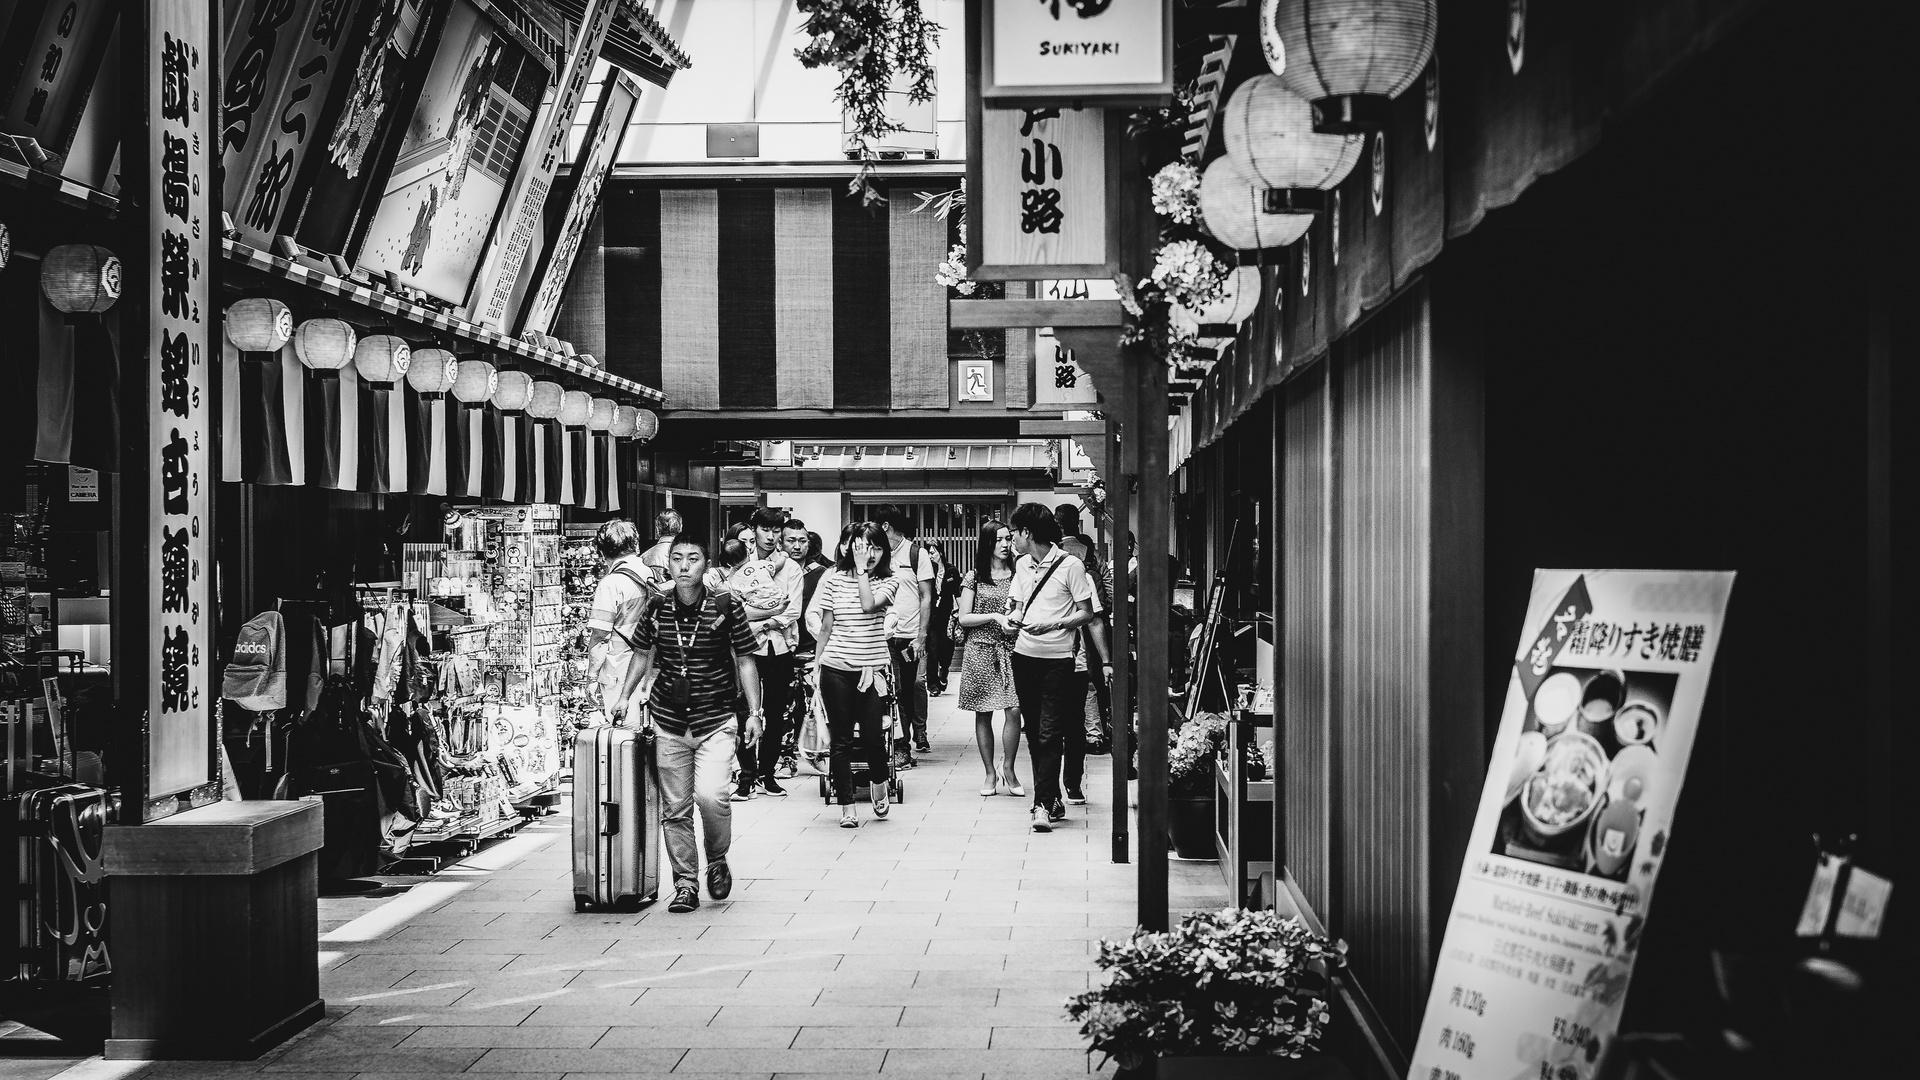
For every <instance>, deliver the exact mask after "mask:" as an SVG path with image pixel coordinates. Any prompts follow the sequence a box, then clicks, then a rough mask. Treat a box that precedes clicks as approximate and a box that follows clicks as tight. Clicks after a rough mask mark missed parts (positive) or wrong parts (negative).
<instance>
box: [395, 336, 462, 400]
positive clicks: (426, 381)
mask: <svg viewBox="0 0 1920 1080" xmlns="http://www.w3.org/2000/svg"><path fill="white" fill-rule="evenodd" d="M459 373H460V361H459V360H458V359H457V358H455V357H454V355H453V354H452V353H450V352H448V351H447V350H445V349H440V348H429V349H415V350H414V352H413V356H412V357H411V358H409V359H408V361H407V385H408V386H411V387H413V390H414V392H415V393H417V394H419V395H420V396H421V397H423V398H426V399H427V400H428V401H432V400H434V399H435V398H440V397H444V396H445V395H446V393H447V391H449V390H451V389H453V380H454V378H455V377H456V376H458V375H459Z"/></svg>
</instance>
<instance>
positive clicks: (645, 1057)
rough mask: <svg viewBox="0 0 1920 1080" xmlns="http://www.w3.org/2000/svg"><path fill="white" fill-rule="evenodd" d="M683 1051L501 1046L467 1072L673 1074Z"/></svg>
mask: <svg viewBox="0 0 1920 1080" xmlns="http://www.w3.org/2000/svg"><path fill="white" fill-rule="evenodd" d="M685 1055H686V1050H684V1049H679V1048H673V1047H667V1048H660V1049H655V1048H649V1047H642V1048H623V1049H619V1050H592V1049H533V1048H520V1047H501V1048H498V1049H494V1050H489V1051H487V1052H486V1054H485V1055H484V1056H482V1057H480V1058H479V1059H478V1060H476V1061H475V1062H474V1063H473V1065H472V1067H470V1068H469V1069H468V1070H467V1071H468V1072H469V1073H521V1072H546V1073H553V1072H558V1073H575V1072H598V1073H622V1072H624V1073H665V1072H672V1071H673V1068H674V1066H676V1065H678V1064H679V1063H680V1062H681V1060H682V1059H683V1058H684V1057H685Z"/></svg>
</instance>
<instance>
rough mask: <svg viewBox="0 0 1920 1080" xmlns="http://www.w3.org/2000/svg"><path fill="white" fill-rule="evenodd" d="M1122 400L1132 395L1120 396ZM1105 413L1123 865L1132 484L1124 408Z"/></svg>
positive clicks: (1119, 858)
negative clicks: (1125, 462)
mask: <svg viewBox="0 0 1920 1080" xmlns="http://www.w3.org/2000/svg"><path fill="white" fill-rule="evenodd" d="M1120 396H1121V397H1122V398H1131V397H1132V396H1133V395H1132V394H1130V393H1126V392H1125V391H1122V393H1121V395H1120ZM1104 407H1105V408H1106V410H1107V468H1106V476H1107V514H1108V517H1109V518H1110V520H1111V521H1112V522H1113V528H1111V529H1109V530H1108V531H1107V538H1108V541H1109V545H1108V549H1107V551H1108V557H1107V565H1108V566H1111V567H1112V568H1113V625H1112V633H1111V634H1110V636H1109V637H1108V643H1107V648H1108V649H1110V650H1112V653H1113V685H1112V687H1110V688H1109V692H1108V694H1107V700H1108V701H1110V702H1112V703H1113V707H1112V712H1113V861H1114V862H1116V863H1124V862H1126V861H1127V860H1128V858H1129V857H1130V856H1129V853H1128V847H1129V834H1130V832H1131V822H1130V816H1131V815H1130V813H1129V808H1128V806H1127V797H1128V793H1129V788H1128V786H1127V766H1128V764H1129V763H1130V762H1131V761H1132V760H1133V754H1132V747H1133V704H1132V695H1131V693H1130V692H1129V687H1131V686H1132V685H1133V682H1132V680H1133V650H1132V640H1133V605H1132V604H1131V603H1129V602H1128V600H1127V532H1128V526H1129V525H1130V524H1131V520H1130V518H1129V516H1128V513H1129V509H1130V507H1131V506H1132V499H1131V498H1130V496H1129V490H1128V489H1129V488H1130V487H1131V483H1132V478H1131V477H1130V476H1128V475H1126V474H1125V470H1124V469H1123V468H1122V467H1121V464H1120V460H1121V454H1120V439H1121V417H1122V415H1124V410H1126V409H1127V408H1129V406H1128V405H1127V404H1126V403H1125V402H1124V401H1109V402H1107V403H1105V406H1104Z"/></svg>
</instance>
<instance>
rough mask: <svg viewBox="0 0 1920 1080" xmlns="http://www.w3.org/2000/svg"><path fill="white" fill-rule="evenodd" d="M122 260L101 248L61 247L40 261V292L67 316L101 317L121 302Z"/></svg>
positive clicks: (62, 245)
mask: <svg viewBox="0 0 1920 1080" xmlns="http://www.w3.org/2000/svg"><path fill="white" fill-rule="evenodd" d="M122 273H123V272H122V270H121V267H120V257H119V256H117V255H115V254H114V253H113V252H111V251H108V250H107V249H106V248H103V247H101V246H99V245H98V244H61V245H60V246H59V247H56V248H54V249H53V250H51V251H49V252H47V255H46V258H44V259H42V260H40V291H41V292H43V293H45V294H46V295H47V302H48V303H50V304H52V305H53V306H54V307H55V308H57V309H59V310H60V311H63V312H65V313H66V314H68V315H98V314H100V313H102V312H104V311H106V310H107V309H108V308H111V307H112V306H113V305H114V303H115V302H117V301H118V300H119V299H120V287H121V285H122Z"/></svg>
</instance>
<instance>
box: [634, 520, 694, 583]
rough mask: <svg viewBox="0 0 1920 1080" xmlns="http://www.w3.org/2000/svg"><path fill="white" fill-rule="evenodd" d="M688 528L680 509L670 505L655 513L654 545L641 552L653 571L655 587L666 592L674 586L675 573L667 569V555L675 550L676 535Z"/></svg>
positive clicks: (641, 558)
mask: <svg viewBox="0 0 1920 1080" xmlns="http://www.w3.org/2000/svg"><path fill="white" fill-rule="evenodd" d="M685 528H686V523H685V522H683V521H681V520H680V511H678V510H675V509H673V508H672V507H668V508H667V509H665V510H662V511H660V512H659V513H657V514H655V515H653V537H654V540H653V546H652V547H650V548H648V549H647V550H645V551H643V552H641V553H640V561H641V562H643V563H645V564H646V565H647V567H648V569H649V570H650V571H651V572H652V575H653V583H654V588H656V589H658V590H660V591H661V592H666V591H667V590H668V589H671V588H672V587H673V575H672V573H671V572H669V570H668V569H667V555H668V553H669V552H671V551H672V550H673V540H674V537H676V536H679V535H680V533H681V531H682V530H684V529H685Z"/></svg>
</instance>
